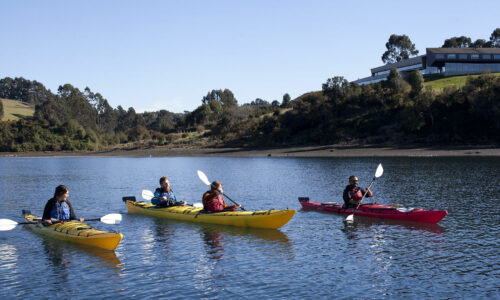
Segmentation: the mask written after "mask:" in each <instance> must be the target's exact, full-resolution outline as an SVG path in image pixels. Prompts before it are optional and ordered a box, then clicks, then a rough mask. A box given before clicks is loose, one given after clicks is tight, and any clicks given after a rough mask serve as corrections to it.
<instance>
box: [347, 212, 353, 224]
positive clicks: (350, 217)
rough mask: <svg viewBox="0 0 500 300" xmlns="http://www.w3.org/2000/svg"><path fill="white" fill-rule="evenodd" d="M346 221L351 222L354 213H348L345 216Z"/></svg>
mask: <svg viewBox="0 0 500 300" xmlns="http://www.w3.org/2000/svg"><path fill="white" fill-rule="evenodd" d="M345 221H346V222H353V221H354V214H352V215H348V216H347V218H345Z"/></svg>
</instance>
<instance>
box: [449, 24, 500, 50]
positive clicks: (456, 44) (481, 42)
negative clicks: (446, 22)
mask: <svg viewBox="0 0 500 300" xmlns="http://www.w3.org/2000/svg"><path fill="white" fill-rule="evenodd" d="M442 47H443V48H500V28H496V29H495V30H493V32H492V33H491V35H490V39H489V41H486V40H485V39H477V40H476V41H474V42H472V39H471V38H470V37H467V36H455V37H451V38H449V39H446V40H445V41H444V44H443V46H442Z"/></svg>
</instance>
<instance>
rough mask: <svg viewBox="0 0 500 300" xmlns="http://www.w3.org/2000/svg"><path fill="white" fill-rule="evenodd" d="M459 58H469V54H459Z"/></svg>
mask: <svg viewBox="0 0 500 300" xmlns="http://www.w3.org/2000/svg"><path fill="white" fill-rule="evenodd" d="M458 58H459V59H467V54H459V55H458Z"/></svg>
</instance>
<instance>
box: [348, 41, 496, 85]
mask: <svg viewBox="0 0 500 300" xmlns="http://www.w3.org/2000/svg"><path fill="white" fill-rule="evenodd" d="M392 69H397V70H398V72H399V73H400V74H401V75H402V76H403V77H405V76H407V75H408V74H409V73H410V72H411V71H413V70H419V71H420V72H421V73H422V74H423V75H427V74H442V75H444V76H454V75H469V74H480V73H482V72H485V71H489V72H492V73H496V72H500V48H427V49H426V54H425V55H420V56H416V57H412V58H409V59H404V60H401V61H399V62H396V63H392V64H386V65H384V66H380V67H376V68H373V69H371V73H372V76H370V77H366V78H361V79H358V80H355V81H353V82H354V83H357V84H360V85H364V84H370V83H375V82H379V81H382V80H385V79H386V78H387V76H388V75H389V72H390V71H391V70H392Z"/></svg>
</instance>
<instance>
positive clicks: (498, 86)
mask: <svg viewBox="0 0 500 300" xmlns="http://www.w3.org/2000/svg"><path fill="white" fill-rule="evenodd" d="M13 83H16V84H13ZM19 83H22V84H19ZM3 85H6V86H3ZM0 90H1V91H8V92H6V93H4V94H0V97H2V98H11V99H12V98H13V99H18V100H20V101H25V99H23V98H22V97H24V96H26V95H28V97H29V98H30V99H31V100H30V101H33V102H31V103H36V104H35V105H36V106H35V114H34V116H33V118H28V119H23V120H19V121H15V122H14V121H8V122H0V151H59V150H69V151H72V150H98V149H107V148H109V147H115V146H117V145H122V146H123V145H126V146H127V147H146V146H154V145H177V146H179V145H181V146H182V145H186V144H189V145H196V146H200V147H203V146H243V147H246V146H251V147H262V146H288V145H312V144H314V145H317V144H330V143H352V142H358V143H391V144H394V143H400V144H406V143H415V142H418V143H430V144H435V143H440V144H450V143H478V142H481V143H498V142H500V140H499V137H500V102H499V99H500V77H498V76H494V75H491V74H482V75H480V76H479V77H469V78H468V81H467V84H466V85H465V86H464V87H463V88H460V89H458V88H455V87H449V88H445V89H444V91H442V92H437V91H433V90H432V89H424V78H423V77H422V74H421V73H420V72H418V71H414V72H413V73H411V74H410V76H408V77H407V78H406V79H403V78H402V77H401V75H400V74H399V73H398V72H397V70H396V69H393V70H391V72H390V74H389V76H388V78H387V80H386V81H383V82H379V83H375V84H370V85H364V86H359V85H357V84H354V83H349V82H348V81H347V80H345V79H344V78H343V77H333V78H329V79H327V81H326V82H325V83H323V84H322V89H321V91H318V92H311V93H307V94H304V95H302V96H300V97H298V98H296V99H294V100H291V98H290V96H289V95H288V94H285V95H283V99H282V102H281V103H280V102H278V101H277V100H273V101H267V100H264V99H261V98H257V99H255V100H254V101H251V102H250V103H246V104H242V105H239V104H238V101H237V100H236V98H235V96H234V95H233V93H232V92H231V91H230V90H229V89H225V90H212V91H210V92H208V93H207V95H206V96H204V97H202V98H201V104H200V106H199V107H198V108H196V109H195V110H193V111H192V112H185V113H180V114H176V113H172V112H169V111H167V110H160V111H157V112H145V113H137V112H136V111H135V110H134V108H132V107H130V108H129V109H128V110H125V109H123V108H122V107H121V106H118V107H117V108H112V107H111V106H110V105H109V103H108V101H107V100H106V99H105V98H104V97H103V96H102V95H101V94H99V93H95V92H92V91H91V90H90V89H89V88H85V89H84V90H83V91H80V90H79V89H77V88H75V87H73V86H72V85H70V84H65V85H62V86H60V87H59V88H58V90H57V94H53V93H52V92H51V91H49V90H47V89H45V87H43V85H41V84H40V83H38V82H36V81H29V80H25V79H22V78H16V79H10V78H5V79H3V80H1V81H0ZM14 91H17V92H19V94H16V92H14ZM30 91H31V92H30ZM7 93H8V94H7ZM25 102H28V101H25Z"/></svg>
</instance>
